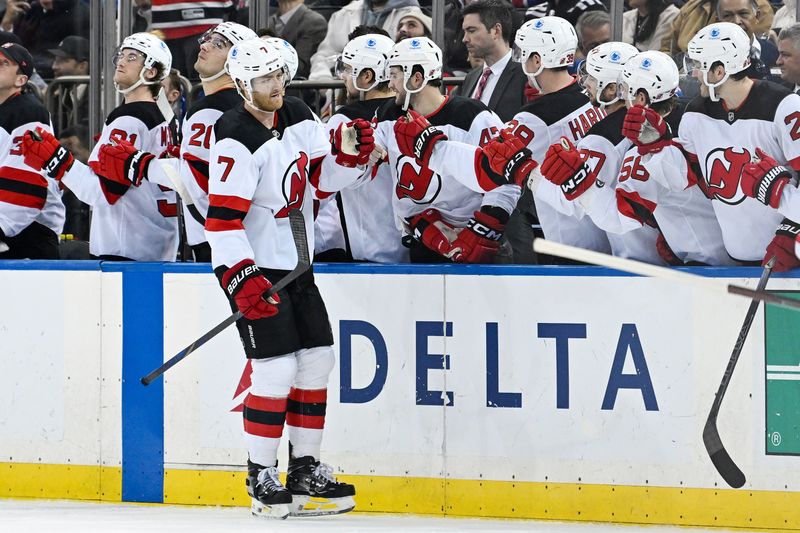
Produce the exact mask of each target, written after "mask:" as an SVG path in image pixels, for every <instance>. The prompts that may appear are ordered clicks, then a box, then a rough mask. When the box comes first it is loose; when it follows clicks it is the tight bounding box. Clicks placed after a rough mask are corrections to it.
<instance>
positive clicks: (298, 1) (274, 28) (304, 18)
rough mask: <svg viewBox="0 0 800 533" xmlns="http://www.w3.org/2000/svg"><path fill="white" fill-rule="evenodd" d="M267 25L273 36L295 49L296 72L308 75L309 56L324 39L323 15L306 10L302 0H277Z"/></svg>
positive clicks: (309, 68) (301, 76)
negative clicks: (274, 10) (276, 6)
mask: <svg viewBox="0 0 800 533" xmlns="http://www.w3.org/2000/svg"><path fill="white" fill-rule="evenodd" d="M267 28H268V29H269V30H270V31H271V32H272V34H273V35H274V36H275V37H280V38H281V39H283V40H285V41H287V42H288V43H289V44H291V45H292V46H293V47H294V49H295V50H296V51H297V60H298V66H297V75H296V76H295V78H302V79H306V78H308V74H309V72H311V56H313V55H314V53H315V52H316V51H317V47H319V43H321V42H322V39H324V38H325V34H326V33H327V31H328V23H327V22H326V21H325V17H323V16H322V15H320V14H319V13H316V12H314V11H312V10H310V9H308V8H307V7H306V6H305V5H304V2H303V0H278V12H277V13H274V14H272V15H271V16H270V17H269V24H268V26H267Z"/></svg>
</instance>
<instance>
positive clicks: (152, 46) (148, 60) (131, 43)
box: [114, 33, 172, 95]
mask: <svg viewBox="0 0 800 533" xmlns="http://www.w3.org/2000/svg"><path fill="white" fill-rule="evenodd" d="M125 48H130V49H133V50H137V51H139V52H141V53H142V54H143V55H144V66H142V70H140V71H139V81H137V82H136V83H134V84H133V85H131V86H130V87H128V88H127V89H120V88H119V86H117V85H116V84H114V86H115V87H116V89H117V91H118V92H119V93H120V94H123V95H125V94H128V93H129V92H131V91H132V90H134V89H136V88H137V87H139V86H140V85H157V84H159V83H161V80H163V79H164V78H166V77H167V76H169V71H170V69H171V68H172V53H171V52H170V51H169V48H168V47H167V45H166V43H165V42H164V41H162V40H161V39H159V38H158V37H156V36H155V35H153V34H152V33H134V34H133V35H129V36H128V37H125V39H123V40H122V44H120V45H119V47H118V48H117V55H118V54H119V53H120V52H121V51H122V50H124V49H125ZM116 62H117V59H116V57H115V59H114V65H116ZM157 64H158V65H160V66H161V67H163V68H162V71H161V75H160V76H159V77H158V79H154V80H146V79H145V77H144V73H145V71H146V70H147V69H149V68H153V67H155V66H156V65H157Z"/></svg>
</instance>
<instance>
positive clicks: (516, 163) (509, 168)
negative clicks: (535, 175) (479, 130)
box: [483, 130, 539, 187]
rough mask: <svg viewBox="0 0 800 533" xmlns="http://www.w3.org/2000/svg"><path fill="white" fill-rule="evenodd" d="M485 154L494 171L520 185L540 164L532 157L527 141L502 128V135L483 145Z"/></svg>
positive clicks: (509, 181) (510, 181)
mask: <svg viewBox="0 0 800 533" xmlns="http://www.w3.org/2000/svg"><path fill="white" fill-rule="evenodd" d="M483 154H484V155H485V156H486V158H487V159H488V161H489V167H490V168H491V169H492V171H493V172H495V173H496V174H500V175H501V176H503V177H504V178H505V180H506V181H507V182H508V183H514V184H516V185H519V186H520V187H521V186H522V185H523V184H524V183H526V182H527V181H528V176H529V175H530V173H531V172H533V169H535V168H536V167H537V166H539V164H538V163H537V162H536V161H534V160H533V159H531V151H530V150H529V149H528V147H527V145H526V144H525V142H524V141H523V140H522V139H520V138H519V137H516V136H515V135H513V134H512V133H510V132H508V131H506V130H501V131H500V135H498V136H497V137H495V138H494V139H492V140H491V141H489V142H488V143H487V144H486V145H485V146H484V147H483Z"/></svg>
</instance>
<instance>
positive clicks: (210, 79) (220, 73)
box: [200, 67, 225, 83]
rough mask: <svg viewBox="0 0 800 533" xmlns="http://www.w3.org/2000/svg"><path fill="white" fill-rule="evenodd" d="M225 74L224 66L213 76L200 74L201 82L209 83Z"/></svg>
mask: <svg viewBox="0 0 800 533" xmlns="http://www.w3.org/2000/svg"><path fill="white" fill-rule="evenodd" d="M223 74H225V68H224V67H223V69H222V70H220V71H219V72H217V73H216V74H214V75H213V76H209V77H208V78H204V77H203V76H200V82H201V83H208V82H210V81H214V80H218V79H219V78H221V77H222V75H223Z"/></svg>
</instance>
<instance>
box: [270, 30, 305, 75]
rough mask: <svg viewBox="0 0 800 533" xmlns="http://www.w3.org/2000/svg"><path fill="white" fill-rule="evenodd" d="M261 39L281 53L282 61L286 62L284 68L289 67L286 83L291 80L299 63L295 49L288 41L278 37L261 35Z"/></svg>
mask: <svg viewBox="0 0 800 533" xmlns="http://www.w3.org/2000/svg"><path fill="white" fill-rule="evenodd" d="M261 39H262V40H264V41H266V42H267V43H268V44H269V45H271V46H272V47H273V48H275V49H276V50H277V51H278V52H279V53H280V54H281V56H282V57H283V61H284V63H286V68H287V69H289V77H288V78H287V79H286V83H289V82H290V81H292V80H293V79H294V77H295V76H296V75H297V67H298V66H299V65H300V61H299V60H298V58H297V50H295V49H294V46H292V45H291V44H289V41H287V40H285V39H281V38H279V37H262V38H261Z"/></svg>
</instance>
